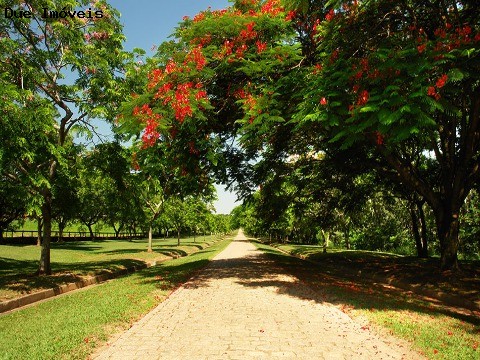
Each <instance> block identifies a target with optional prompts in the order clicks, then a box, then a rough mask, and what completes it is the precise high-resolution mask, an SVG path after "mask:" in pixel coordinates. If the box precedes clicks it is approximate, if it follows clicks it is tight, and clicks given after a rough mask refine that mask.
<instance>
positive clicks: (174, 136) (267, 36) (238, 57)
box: [122, 0, 303, 176]
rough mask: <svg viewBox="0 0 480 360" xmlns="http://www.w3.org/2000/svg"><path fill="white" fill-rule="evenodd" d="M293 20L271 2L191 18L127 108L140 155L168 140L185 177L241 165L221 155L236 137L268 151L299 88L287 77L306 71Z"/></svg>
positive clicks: (162, 50) (252, 148)
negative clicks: (229, 162)
mask: <svg viewBox="0 0 480 360" xmlns="http://www.w3.org/2000/svg"><path fill="white" fill-rule="evenodd" d="M289 16H290V17H291V14H289V12H288V11H286V10H285V9H284V8H283V7H282V6H281V4H280V1H277V0H269V1H237V2H236V3H235V6H234V7H232V8H228V9H224V10H216V11H212V10H206V11H203V12H201V13H199V14H197V15H196V16H195V17H193V18H188V17H185V18H184V19H183V21H182V22H181V23H180V25H179V27H178V28H177V31H176V33H175V34H174V35H175V41H174V42H168V43H165V44H163V45H162V46H160V50H159V52H158V54H157V56H156V58H155V60H156V61H157V63H156V64H155V66H153V67H152V69H151V70H150V72H149V75H148V83H147V84H146V86H145V89H144V91H143V92H140V93H139V94H132V96H131V98H130V99H129V101H128V102H127V103H126V104H125V106H124V109H123V112H122V119H123V121H122V124H123V125H122V126H123V127H124V128H126V129H128V130H129V131H130V132H131V133H137V134H138V133H141V134H142V135H141V139H142V144H141V147H142V148H143V150H142V151H151V150H150V148H155V147H157V146H162V145H159V144H160V143H162V144H164V143H168V144H169V145H168V146H169V148H168V149H169V151H170V152H171V153H172V154H175V158H176V160H175V161H174V164H176V166H178V167H181V168H182V171H181V173H183V175H184V176H187V175H194V176H198V175H199V174H207V173H210V172H211V170H212V169H213V168H216V169H217V170H218V169H219V171H220V172H222V171H223V170H222V167H223V165H225V162H227V161H237V160H238V159H233V160H232V158H235V156H234V155H232V157H231V158H230V159H228V156H223V155H224V154H225V152H228V151H229V150H226V149H227V148H228V147H229V143H231V139H232V138H237V139H240V142H241V143H242V144H243V146H244V147H245V148H248V149H249V151H250V152H251V153H252V154H254V153H256V152H257V151H262V149H263V148H264V146H265V144H267V143H268V141H269V139H271V137H272V135H271V134H272V132H274V131H275V130H274V129H277V128H278V127H279V126H281V124H284V123H285V122H286V120H289V119H290V114H291V111H292V109H291V106H289V104H288V101H289V100H288V99H289V98H291V97H292V96H295V88H297V87H298V85H299V83H298V82H296V81H295V77H294V76H286V75H287V74H292V73H298V72H301V71H303V68H301V67H300V66H299V64H300V63H301V61H302V59H301V48H300V46H299V45H298V43H296V42H295V41H294V36H295V32H294V30H293V29H292V27H291V22H290V18H289ZM298 78H302V76H299V77H298ZM230 150H232V147H230ZM234 151H235V150H232V152H234ZM220 155H222V156H220ZM252 156H253V155H252ZM216 165H218V166H216ZM220 165H222V166H220ZM237 174H238V173H237Z"/></svg>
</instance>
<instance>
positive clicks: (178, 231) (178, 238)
mask: <svg viewBox="0 0 480 360" xmlns="http://www.w3.org/2000/svg"><path fill="white" fill-rule="evenodd" d="M177 246H180V228H178V229H177Z"/></svg>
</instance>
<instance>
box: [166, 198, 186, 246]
mask: <svg viewBox="0 0 480 360" xmlns="http://www.w3.org/2000/svg"><path fill="white" fill-rule="evenodd" d="M165 213H166V216H167V218H168V220H169V223H170V224H171V225H172V226H173V227H174V229H175V230H176V232H177V246H180V232H181V230H182V228H183V227H185V225H186V222H187V216H186V204H185V202H183V201H182V200H181V199H180V198H179V197H170V198H169V199H168V201H167V202H166V203H165Z"/></svg>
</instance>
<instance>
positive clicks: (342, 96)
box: [123, 0, 480, 269]
mask: <svg viewBox="0 0 480 360" xmlns="http://www.w3.org/2000/svg"><path fill="white" fill-rule="evenodd" d="M474 3H475V2H474V1H444V2H442V3H441V4H440V3H438V2H436V1H426V2H423V3H422V4H417V2H415V1H411V0H402V1H399V2H398V1H397V2H393V1H387V0H377V1H357V0H351V1H306V0H295V1H293V0H292V1H284V2H281V1H279V0H267V1H257V0H237V1H236V2H235V3H234V6H233V7H232V8H229V9H225V10H220V11H211V10H207V11H204V12H201V13H199V14H198V15H196V16H195V17H194V18H192V19H190V18H184V19H183V22H181V23H180V26H179V27H178V29H177V31H176V33H175V34H174V35H175V41H174V42H170V43H167V44H164V45H163V46H162V51H161V52H159V53H158V56H157V64H156V66H155V67H154V68H153V69H152V70H151V71H150V75H149V77H148V85H147V86H146V88H145V91H143V92H142V93H141V94H139V95H136V94H133V95H132V98H131V99H130V101H129V102H128V103H127V105H126V106H125V107H124V111H123V113H124V119H125V123H126V124H128V126H129V127H130V129H133V130H134V131H136V132H140V131H142V132H143V133H142V134H143V135H142V140H143V147H144V148H145V149H147V148H151V147H154V146H156V145H155V144H158V142H168V143H169V149H171V150H172V151H173V152H174V153H177V154H179V155H177V156H178V158H177V160H178V161H179V162H178V166H182V167H183V168H184V170H185V173H191V172H192V171H195V169H198V168H200V169H201V171H202V172H208V171H210V169H212V168H213V167H214V165H216V163H217V161H220V165H221V166H226V165H230V166H231V165H232V164H233V165H238V164H240V163H241V162H242V159H245V158H244V157H243V158H242V156H245V155H246V158H247V159H248V158H249V157H250V158H253V157H255V156H257V155H262V156H263V159H266V161H264V162H263V164H261V163H259V164H257V165H256V168H257V169H260V171H261V172H263V173H264V174H268V173H270V172H271V171H272V166H268V165H272V164H275V162H285V161H287V158H288V156H289V155H290V154H292V153H297V154H298V151H304V150H305V151H312V150H313V151H323V150H326V149H328V150H334V149H350V150H351V151H353V150H354V149H362V151H361V152H360V153H361V154H362V156H364V157H366V158H365V161H367V160H368V161H369V162H371V163H373V164H375V165H376V170H378V171H381V172H382V174H385V175H387V176H389V177H390V178H391V179H393V180H394V181H395V182H396V183H397V184H401V185H402V186H404V187H407V188H408V189H409V190H410V191H411V192H413V193H416V194H418V195H419V196H420V197H422V198H423V199H424V200H425V201H426V202H427V203H428V204H429V205H430V207H431V208H432V209H433V211H434V213H435V218H436V222H437V233H438V238H439V240H440V245H441V249H440V250H441V264H442V268H444V269H450V268H453V269H454V268H456V267H457V248H458V228H459V222H458V214H459V210H460V208H461V207H462V204H463V202H464V199H465V197H466V196H467V195H468V193H469V191H470V189H471V188H472V186H473V185H474V184H475V183H478V180H479V172H480V169H479V165H478V156H479V147H480V134H479V126H480V125H479V121H480V120H479V111H480V103H479V101H480V100H479V96H478V95H479V87H478V84H479V78H478V77H479V76H480V75H479V74H480V71H479V70H480V69H479V56H478V55H479V54H478V53H479V48H478V42H479V40H480V36H479V35H478V33H479V29H478V23H479V21H478V20H479V19H478V16H479V15H478V12H476V11H475V10H474V9H475V7H474V5H475V4H474ZM232 138H234V139H237V140H238V143H239V144H240V147H241V150H242V151H243V153H242V154H240V155H238V153H240V150H238V149H233V150H232V147H230V148H229V146H228V140H229V139H232ZM334 152H335V151H332V153H334ZM220 154H222V155H223V156H219V155H220ZM232 154H233V156H231V157H230V158H228V156H229V155H232ZM237 155H238V156H237ZM231 159H233V160H234V161H233V162H230V163H229V160H231ZM235 161H236V162H235ZM267 164H268V165H267ZM232 172H233V171H230V173H232ZM236 175H239V173H238V172H237V173H236ZM259 179H260V178H255V177H254V176H253V177H252V176H249V177H248V178H243V179H241V181H244V182H247V183H249V182H253V183H254V184H256V183H259V182H261V180H259Z"/></svg>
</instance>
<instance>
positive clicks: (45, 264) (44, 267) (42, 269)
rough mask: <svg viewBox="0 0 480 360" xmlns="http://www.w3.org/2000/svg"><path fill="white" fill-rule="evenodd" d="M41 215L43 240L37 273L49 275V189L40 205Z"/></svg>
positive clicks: (50, 269)
mask: <svg viewBox="0 0 480 360" xmlns="http://www.w3.org/2000/svg"><path fill="white" fill-rule="evenodd" d="M42 217H43V241H42V249H41V252H40V263H39V266H38V271H37V273H38V275H51V274H52V267H51V264H50V244H51V240H52V194H51V192H50V190H45V194H44V204H43V205H42Z"/></svg>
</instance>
